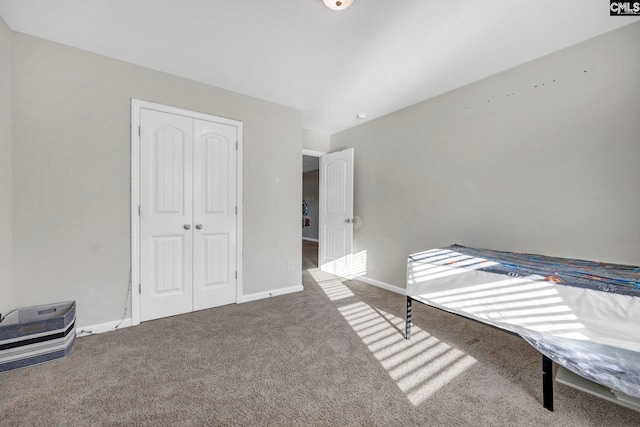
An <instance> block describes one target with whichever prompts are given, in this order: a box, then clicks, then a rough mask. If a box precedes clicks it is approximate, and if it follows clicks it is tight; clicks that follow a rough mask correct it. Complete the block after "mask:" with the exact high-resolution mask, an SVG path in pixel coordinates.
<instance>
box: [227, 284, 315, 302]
mask: <svg viewBox="0 0 640 427" xmlns="http://www.w3.org/2000/svg"><path fill="white" fill-rule="evenodd" d="M303 290H304V287H303V286H302V285H296V286H289V287H288V288H280V289H273V290H271V291H266V292H257V293H255V294H249V295H243V296H242V298H241V299H240V301H238V303H243V302H250V301H257V300H259V299H264V298H270V297H277V296H280V295H286V294H291V293H294V292H300V291H303Z"/></svg>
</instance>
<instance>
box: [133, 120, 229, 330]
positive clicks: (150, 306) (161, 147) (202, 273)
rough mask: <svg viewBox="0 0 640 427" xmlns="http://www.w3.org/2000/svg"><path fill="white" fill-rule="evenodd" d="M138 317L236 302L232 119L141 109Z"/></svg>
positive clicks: (154, 317)
mask: <svg viewBox="0 0 640 427" xmlns="http://www.w3.org/2000/svg"><path fill="white" fill-rule="evenodd" d="M140 122H141V129H140V133H141V135H140V195H141V196H140V198H141V203H140V252H141V253H140V263H141V265H140V276H141V277H140V282H141V283H140V285H141V286H140V293H141V295H140V319H141V320H142V321H145V320H151V319H157V318H161V317H167V316H173V315H176V314H182V313H188V312H190V311H193V310H200V309H204V308H210V307H215V306H219V305H224V304H230V303H233V302H235V301H236V278H235V274H236V269H235V265H236V255H235V254H236V235H237V231H236V221H237V216H236V202H235V201H236V156H237V151H236V140H237V138H236V136H237V128H236V127H235V126H231V125H226V124H221V123H215V122H209V121H204V120H197V119H193V118H191V117H185V116H180V115H175V114H169V113H164V112H158V111H153V110H147V109H142V110H141V115H140Z"/></svg>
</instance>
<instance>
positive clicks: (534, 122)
mask: <svg viewBox="0 0 640 427" xmlns="http://www.w3.org/2000/svg"><path fill="white" fill-rule="evenodd" d="M637 40H640V23H636V24H632V25H630V26H627V27H623V28H622V29H620V30H617V31H615V32H612V33H608V34H605V35H603V36H600V37H597V38H595V39H592V40H589V41H586V42H584V43H581V44H579V45H576V46H573V47H570V48H568V49H565V50H562V51H559V52H557V53H554V54H552V55H549V56H546V57H544V58H541V59H539V60H536V61H533V62H530V63H527V64H524V65H522V66H519V67H517V68H514V69H511V70H509V71H506V72H504V73H501V74H499V75H495V76H492V77H490V78H487V79H484V80H482V81H479V82H477V83H474V84H471V85H469V86H466V87H463V88H461V89H459V90H455V91H452V92H450V93H447V94H444V95H442V96H440V97H438V98H435V99H432V100H429V101H426V102H423V103H420V104H417V105H415V106H412V107H410V108H407V109H404V110H401V111H398V112H396V113H393V114H390V115H388V116H385V117H383V118H380V119H378V120H374V121H372V122H369V123H366V124H363V125H361V126H358V127H355V128H352V129H349V130H346V131H344V132H341V133H338V134H335V135H332V137H331V149H332V151H335V150H339V149H342V148H347V147H354V148H355V184H354V187H355V214H356V215H359V216H360V217H361V218H362V221H363V223H362V226H361V227H360V228H359V229H357V230H355V232H354V239H355V241H354V246H355V247H354V250H355V252H360V251H366V252H367V262H368V265H367V274H366V276H367V277H369V278H372V279H376V280H379V281H382V282H386V283H389V284H392V285H396V286H400V287H404V283H405V266H406V257H407V255H408V254H410V253H412V252H415V251H420V250H425V249H430V248H434V247H440V246H445V245H448V244H451V243H459V244H464V245H468V246H477V247H484V248H492V249H498V250H507V251H525V252H533V253H541V254H547V255H553V256H566V257H575V258H585V259H592V260H601V261H610V262H618V263H627V264H634V265H638V264H640V214H639V212H640V167H638V161H639V159H640V120H638V118H639V117H640V116H639V112H640V79H638V76H640V50H639V49H638V47H637V43H636V41H637ZM434 66H437V64H434Z"/></svg>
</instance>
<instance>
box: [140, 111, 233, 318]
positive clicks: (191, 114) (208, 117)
mask: <svg viewBox="0 0 640 427" xmlns="http://www.w3.org/2000/svg"><path fill="white" fill-rule="evenodd" d="M142 108H146V109H150V110H155V111H161V112H164V113H169V114H177V115H180V116H186V117H191V118H194V119H200V120H206V121H210V122H216V123H223V124H227V125H231V126H236V127H237V128H238V152H237V159H236V162H237V164H236V206H237V207H238V215H237V221H236V233H237V245H236V271H237V272H238V277H237V280H236V304H237V303H239V302H240V301H242V141H243V132H242V130H243V129H242V127H243V124H242V122H241V121H238V120H232V119H226V118H223V117H217V116H212V115H210V114H204V113H198V112H195V111H189V110H184V109H182V108H176V107H170V106H168V105H162V104H156V103H154V102H148V101H142V100H139V99H134V98H132V99H131V324H132V325H134V326H135V325H139V324H140V292H139V289H140V214H139V213H140V210H139V209H140V133H139V129H140V110H141V109H142Z"/></svg>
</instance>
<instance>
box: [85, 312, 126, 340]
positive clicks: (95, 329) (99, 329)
mask: <svg viewBox="0 0 640 427" xmlns="http://www.w3.org/2000/svg"><path fill="white" fill-rule="evenodd" d="M118 325H119V326H118ZM131 325H132V323H131V318H130V317H128V318H126V319H124V320H122V321H120V320H114V321H111V322H105V323H99V324H97V325H90V326H78V327H77V328H76V336H77V337H84V336H87V335H95V334H102V333H104V332H112V331H115V330H116V326H117V327H118V329H122V328H128V327H129V326H131Z"/></svg>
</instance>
